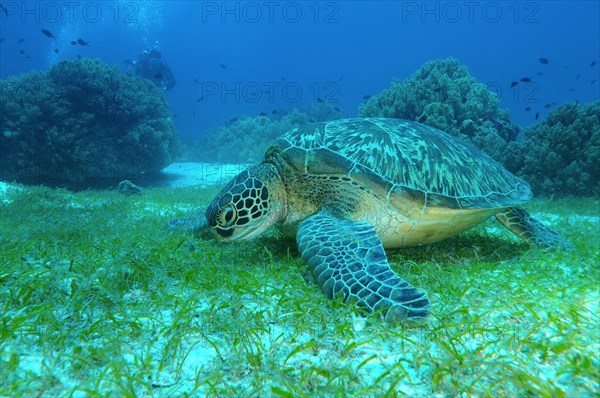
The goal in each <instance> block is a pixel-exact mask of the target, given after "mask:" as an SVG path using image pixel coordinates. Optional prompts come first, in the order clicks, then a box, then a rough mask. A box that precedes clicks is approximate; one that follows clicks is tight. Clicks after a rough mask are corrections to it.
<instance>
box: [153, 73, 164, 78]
mask: <svg viewBox="0 0 600 398" xmlns="http://www.w3.org/2000/svg"><path fill="white" fill-rule="evenodd" d="M162 78H163V74H162V73H160V72H159V73H157V74H156V75H154V79H162Z"/></svg>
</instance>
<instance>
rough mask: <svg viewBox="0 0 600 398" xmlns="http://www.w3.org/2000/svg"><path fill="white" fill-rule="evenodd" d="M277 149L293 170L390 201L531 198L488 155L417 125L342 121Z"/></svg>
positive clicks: (455, 204) (293, 136) (308, 130)
mask: <svg viewBox="0 0 600 398" xmlns="http://www.w3.org/2000/svg"><path fill="white" fill-rule="evenodd" d="M273 149H275V150H280V151H281V152H282V153H283V156H284V158H285V159H286V160H287V161H288V162H289V164H290V165H291V166H292V167H293V168H294V169H296V170H297V171H298V172H299V173H309V174H321V175H347V176H349V177H351V178H353V179H354V180H355V181H356V182H358V183H359V184H361V185H363V186H364V187H365V188H367V189H370V190H372V191H373V192H375V193H378V194H379V195H382V196H384V195H385V196H386V197H387V198H388V200H390V198H391V197H392V196H393V197H396V198H397V197H398V196H401V197H403V198H409V199H411V200H417V201H419V202H421V201H422V202H423V203H424V204H425V205H426V206H439V207H448V208H465V209H478V208H481V209H486V208H500V207H508V206H514V205H517V204H520V203H523V202H525V201H527V200H529V199H531V196H532V194H531V189H530V187H529V185H528V184H527V183H526V182H525V181H523V180H522V179H520V178H518V177H516V176H515V175H513V174H511V173H510V172H509V171H508V170H506V169H505V168H504V167H503V166H502V165H500V164H499V163H498V162H496V161H495V160H493V159H492V158H491V157H490V156H488V155H487V154H485V153H484V152H482V151H481V150H479V149H478V148H476V147H475V146H473V145H471V144H469V143H466V142H464V141H462V140H460V139H458V138H456V137H453V136H451V135H449V134H447V133H444V132H442V131H440V130H438V129H435V128H432V127H429V126H426V125H424V124H421V123H417V122H412V121H407V120H402V119H388V118H354V119H341V120H335V121H330V122H323V123H313V124H307V125H303V126H300V127H297V128H294V129H293V130H291V131H289V132H287V133H285V134H283V135H282V136H281V137H280V138H279V139H278V140H277V141H275V143H274V145H273V147H272V150H273Z"/></svg>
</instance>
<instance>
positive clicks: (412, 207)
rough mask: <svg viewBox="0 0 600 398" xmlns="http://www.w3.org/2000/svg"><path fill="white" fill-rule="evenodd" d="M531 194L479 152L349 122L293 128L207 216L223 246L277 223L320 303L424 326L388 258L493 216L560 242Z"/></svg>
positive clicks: (382, 124)
mask: <svg viewBox="0 0 600 398" xmlns="http://www.w3.org/2000/svg"><path fill="white" fill-rule="evenodd" d="M531 197H532V194H531V190H530V188H529V185H528V184H527V183H526V182H525V181H523V180H522V179H520V178H518V177H516V176H514V175H512V174H511V173H510V172H508V171H507V170H506V169H505V168H504V167H502V166H501V165H500V164H498V163H497V162H495V161H494V160H493V159H492V158H491V157H489V156H488V155H486V154H484V153H483V152H482V151H480V150H478V149H477V148H475V147H474V146H472V145H470V144H468V143H465V142H462V141H460V140H459V139H457V138H455V137H452V136H450V135H449V134H447V133H444V132H442V131H440V130H437V129H435V128H432V127H429V126H426V125H423V124H420V123H416V122H411V121H406V120H400V119H388V118H353V119H342V120H335V121H329V122H323V123H313V124H307V125H304V126H301V127H296V128H294V129H292V130H291V131H289V132H287V133H285V134H283V136H281V137H280V138H279V139H277V140H276V141H275V142H274V143H273V144H272V145H271V146H270V147H269V148H268V149H267V151H266V153H265V155H264V159H263V161H262V163H260V164H256V165H253V166H250V167H249V168H247V169H246V170H244V171H242V172H241V173H240V174H238V175H237V176H236V177H235V178H233V180H231V181H230V182H229V183H228V184H227V185H226V186H225V187H224V188H223V190H222V191H221V192H220V193H219V194H218V195H217V196H216V197H215V198H214V200H213V201H212V202H211V203H210V205H209V206H208V208H207V209H206V212H205V217H206V223H207V224H208V227H210V229H211V230H212V231H213V233H214V235H215V236H216V237H217V238H218V239H219V240H222V241H237V240H246V239H252V238H256V237H257V236H259V235H260V234H262V233H263V232H265V231H266V230H267V229H268V228H269V227H271V226H273V225H276V226H278V227H280V228H282V229H283V230H284V231H287V232H292V233H296V241H297V244H298V248H299V250H300V253H301V255H302V258H303V259H304V260H305V261H306V262H307V263H308V265H309V267H310V270H311V271H312V273H313V275H314V277H315V279H316V281H317V282H318V284H319V285H320V286H321V288H322V290H323V291H324V293H325V294H326V295H327V296H328V297H330V298H332V297H335V296H336V295H337V294H340V293H341V294H343V296H344V297H345V299H346V300H353V301H356V302H357V304H358V305H360V306H362V307H364V308H366V309H367V310H368V311H370V312H380V313H381V314H383V315H384V316H385V318H386V319H387V320H390V321H396V320H407V319H408V320H412V319H419V318H424V317H426V315H427V314H428V310H429V307H430V303H429V300H428V299H427V297H426V295H425V293H423V292H422V291H420V290H417V289H416V288H414V287H413V286H411V285H410V284H409V283H408V282H406V281H404V280H403V279H402V278H400V276H398V275H397V274H396V273H395V272H394V271H392V270H391V269H390V266H389V264H388V261H387V258H386V253H385V251H384V248H398V247H406V246H417V245H423V244H429V243H433V242H437V241H440V240H442V239H446V238H448V237H450V236H453V235H456V234H458V233H460V232H462V231H465V230H467V229H469V228H471V227H473V226H475V225H477V224H480V223H481V222H483V221H485V220H486V219H488V218H489V217H490V216H494V215H495V216H496V218H497V219H498V221H500V222H501V223H502V224H503V225H504V226H506V227H507V228H508V229H509V230H511V231H512V232H514V233H515V234H517V235H518V236H520V237H521V238H522V239H523V240H525V241H526V242H528V243H530V244H536V245H540V246H543V247H551V246H554V245H557V244H560V243H562V242H563V240H562V239H561V237H560V236H559V235H558V234H557V233H556V232H554V231H552V230H551V229H550V228H548V227H546V226H544V225H543V224H541V223H540V222H539V221H537V220H535V219H534V218H532V217H531V216H530V215H529V214H528V213H527V212H526V211H525V210H523V209H521V208H519V207H516V206H517V205H519V204H521V203H523V202H526V201H527V200H529V199H530V198H531Z"/></svg>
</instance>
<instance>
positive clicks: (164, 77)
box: [129, 49, 175, 90]
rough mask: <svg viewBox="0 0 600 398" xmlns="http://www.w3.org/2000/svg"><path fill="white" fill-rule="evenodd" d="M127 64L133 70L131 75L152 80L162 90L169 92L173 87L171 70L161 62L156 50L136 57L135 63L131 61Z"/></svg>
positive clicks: (173, 79)
mask: <svg viewBox="0 0 600 398" xmlns="http://www.w3.org/2000/svg"><path fill="white" fill-rule="evenodd" d="M129 64H130V65H131V67H132V68H133V73H135V74H136V75H138V76H141V77H145V78H146V79H150V80H152V82H153V83H154V84H156V85H157V86H158V87H160V88H162V89H163V90H169V89H171V88H173V86H175V77H174V76H173V73H171V69H170V68H169V66H168V65H167V63H166V62H165V61H163V59H162V55H161V54H160V51H158V50H156V49H152V50H150V51H147V50H146V51H144V52H143V53H141V54H140V55H139V56H138V59H137V61H131V62H130V63H129Z"/></svg>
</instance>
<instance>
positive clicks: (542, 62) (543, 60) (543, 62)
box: [540, 58, 550, 64]
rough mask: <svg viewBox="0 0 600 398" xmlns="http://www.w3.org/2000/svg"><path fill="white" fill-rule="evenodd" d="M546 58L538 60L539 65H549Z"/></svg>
mask: <svg viewBox="0 0 600 398" xmlns="http://www.w3.org/2000/svg"><path fill="white" fill-rule="evenodd" d="M549 63H550V61H548V58H540V64H549Z"/></svg>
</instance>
